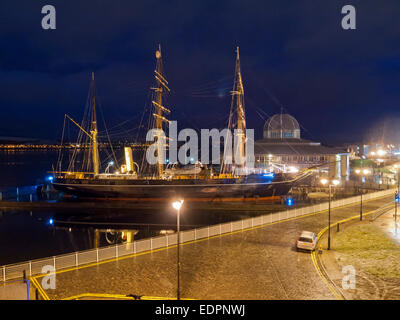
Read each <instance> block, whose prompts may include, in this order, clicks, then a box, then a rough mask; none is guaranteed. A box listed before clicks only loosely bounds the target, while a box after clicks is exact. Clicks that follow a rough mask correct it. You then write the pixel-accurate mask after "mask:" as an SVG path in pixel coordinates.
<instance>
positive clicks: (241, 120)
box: [232, 47, 246, 168]
mask: <svg viewBox="0 0 400 320" xmlns="http://www.w3.org/2000/svg"><path fill="white" fill-rule="evenodd" d="M233 101H235V103H234V104H233V106H235V107H236V110H235V111H236V116H237V127H236V129H237V133H236V135H237V150H235V152H236V153H235V163H237V164H236V167H238V168H244V167H245V162H244V159H245V156H246V116H245V110H244V89H243V82H242V74H241V71H240V56H239V47H237V48H236V67H235V82H234V87H233V91H232V102H233Z"/></svg>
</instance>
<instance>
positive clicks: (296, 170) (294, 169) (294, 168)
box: [288, 167, 299, 173]
mask: <svg viewBox="0 0 400 320" xmlns="http://www.w3.org/2000/svg"><path fill="white" fill-rule="evenodd" d="M288 172H293V173H297V172H299V169H297V168H296V167H289V168H288Z"/></svg>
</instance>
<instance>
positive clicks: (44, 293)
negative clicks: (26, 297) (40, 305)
mask: <svg viewBox="0 0 400 320" xmlns="http://www.w3.org/2000/svg"><path fill="white" fill-rule="evenodd" d="M31 281H32V283H33V285H34V286H35V287H36V289H38V290H39V293H40V295H41V296H42V298H43V299H44V300H50V298H49V296H48V295H47V294H46V292H45V291H44V290H43V288H42V286H41V285H40V284H39V283H38V282H37V280H36V279H35V278H34V277H31Z"/></svg>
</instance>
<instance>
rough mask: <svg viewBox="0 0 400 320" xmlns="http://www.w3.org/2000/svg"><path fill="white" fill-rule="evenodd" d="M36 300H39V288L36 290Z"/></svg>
mask: <svg viewBox="0 0 400 320" xmlns="http://www.w3.org/2000/svg"><path fill="white" fill-rule="evenodd" d="M35 299H36V300H39V290H38V289H37V288H36V290H35Z"/></svg>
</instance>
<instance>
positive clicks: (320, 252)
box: [318, 245, 322, 254]
mask: <svg viewBox="0 0 400 320" xmlns="http://www.w3.org/2000/svg"><path fill="white" fill-rule="evenodd" d="M318 253H319V254H322V245H320V246H319V248H318Z"/></svg>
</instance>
